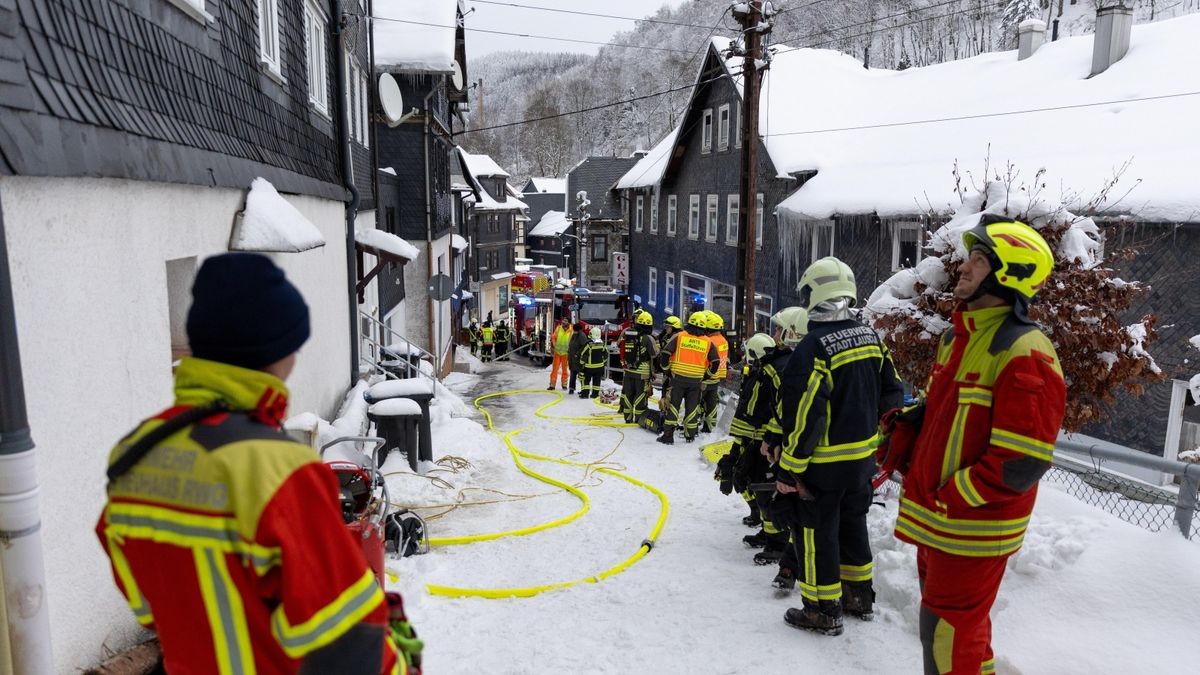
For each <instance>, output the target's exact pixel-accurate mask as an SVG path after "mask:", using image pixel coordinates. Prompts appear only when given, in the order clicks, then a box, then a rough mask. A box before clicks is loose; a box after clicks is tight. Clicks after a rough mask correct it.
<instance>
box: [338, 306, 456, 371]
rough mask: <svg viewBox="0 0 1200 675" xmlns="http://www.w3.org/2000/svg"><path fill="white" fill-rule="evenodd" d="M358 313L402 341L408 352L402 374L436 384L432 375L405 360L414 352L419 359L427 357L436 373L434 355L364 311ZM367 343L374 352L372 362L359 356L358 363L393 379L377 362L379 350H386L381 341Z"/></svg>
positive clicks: (409, 360)
mask: <svg viewBox="0 0 1200 675" xmlns="http://www.w3.org/2000/svg"><path fill="white" fill-rule="evenodd" d="M358 313H359V315H360V316H362V317H365V318H366V319H367V320H369V321H371V322H372V323H374V324H375V325H376V326H379V327H380V328H382V329H383V330H384V331H387V333H388V334H390V335H391V336H394V337H397V338H399V339H400V340H401V341H402V342H403V343H404V344H405V345H406V346H407V347H408V350H409V352H408V354H405V358H404V372H405V373H406V374H407V375H408V377H410V378H411V377H413V376H414V374H415V375H421V376H424V377H427V378H429V379H430V380H433V381H434V382H437V377H436V376H434V375H430V374H428V373H426V372H425V371H423V370H421V369H420V368H419V367H418V366H416V365H415V364H414V363H413V362H412V360H411V359H409V358H407V357H408V356H410V355H411V354H412V353H413V352H414V351H416V352H417V354H418V357H419V359H424V358H425V357H429V359H430V361H431V362H432V363H433V364H434V371H435V372H436V371H437V368H438V366H439V364H437V363H436V361H437V359H436V358H435V357H434V355H433V354H432V353H431V352H429V351H427V350H425V349H424V348H422V347H419V346H417V345H416V344H414V343H413V342H412V341H411V340H409V339H408V338H406V337H404V336H403V335H401V334H399V333H397V332H396V331H395V330H393V329H392V328H391V326H388V325H387V324H385V323H384V322H382V321H380V320H379V319H377V318H375V317H373V316H371V315H370V314H368V313H366V312H364V311H362V310H359V312H358ZM367 343H368V345H369V346H370V347H371V348H372V350H373V352H374V353H373V355H372V356H373V357H374V360H372V359H371V358H365V357H364V356H361V355H360V357H359V361H360V362H363V363H366V364H367V365H369V366H372V367H373V368H375V369H376V370H379V371H383V373H384V375H385V376H387V377H393V378H394V377H395V375H393V374H392V373H389V372H388V371H387V370H386V369H385V368H383V366H381V365H380V364H379V363H378V361H379V353H380V350H382V349H385V348H386V347H385V346H384V345H383V344H382V341H379V340H370V339H369V338H368V340H367ZM396 379H399V378H396Z"/></svg>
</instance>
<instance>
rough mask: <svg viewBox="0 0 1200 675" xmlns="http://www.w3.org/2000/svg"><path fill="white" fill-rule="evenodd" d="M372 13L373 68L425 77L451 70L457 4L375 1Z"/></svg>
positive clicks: (454, 0) (436, 0)
mask: <svg viewBox="0 0 1200 675" xmlns="http://www.w3.org/2000/svg"><path fill="white" fill-rule="evenodd" d="M373 11H374V14H375V17H376V20H375V21H373V22H371V25H372V31H371V35H372V37H373V38H374V40H375V63H376V64H377V65H380V66H385V67H386V66H392V67H395V68H399V69H401V70H409V71H414V72H425V73H428V72H433V73H449V72H451V71H453V70H454V66H453V64H454V41H455V32H456V30H457V29H456V27H455V22H456V21H457V20H458V19H457V13H458V2H457V0H420V1H419V2H418V1H415V0H375V3H374V10H373ZM386 19H403V20H404V21H407V22H413V23H401V22H399V21H387V20H386Z"/></svg>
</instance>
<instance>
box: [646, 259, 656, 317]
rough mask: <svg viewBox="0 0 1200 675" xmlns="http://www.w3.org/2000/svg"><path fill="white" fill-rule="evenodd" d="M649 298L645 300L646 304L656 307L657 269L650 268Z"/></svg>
mask: <svg viewBox="0 0 1200 675" xmlns="http://www.w3.org/2000/svg"><path fill="white" fill-rule="evenodd" d="M649 295H650V298H649V299H648V300H646V304H647V305H650V306H651V307H657V306H658V269H656V268H654V267H651V268H650V293H649Z"/></svg>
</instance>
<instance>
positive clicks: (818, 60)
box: [714, 14, 1200, 222]
mask: <svg viewBox="0 0 1200 675" xmlns="http://www.w3.org/2000/svg"><path fill="white" fill-rule="evenodd" d="M1197 34H1200V15H1195V14H1193V15H1189V16H1183V17H1180V18H1176V19H1171V20H1167V21H1161V22H1158V23H1152V24H1143V25H1138V26H1134V27H1133V33H1132V37H1131V42H1130V47H1129V52H1128V54H1126V55H1125V57H1124V58H1122V59H1121V60H1120V61H1118V62H1117V63H1115V64H1113V65H1112V66H1111V67H1110V68H1109V69H1108V70H1106V71H1104V72H1103V73H1100V74H1099V75H1096V76H1095V77H1089V75H1090V73H1091V63H1092V48H1093V36H1092V35H1085V36H1079V37H1068V38H1065V39H1060V40H1058V41H1057V42H1052V43H1048V44H1045V45H1043V46H1042V47H1041V48H1040V49H1038V51H1037V52H1036V53H1034V54H1033V56H1031V57H1030V58H1028V59H1025V60H1024V61H1018V60H1017V52H1016V51H1010V52H999V53H988V54H982V55H980V56H976V57H974V58H970V59H963V60H959V61H952V62H948V63H943V64H938V65H933V66H927V67H923V68H910V69H907V70H903V71H891V70H880V69H874V68H872V69H865V68H863V65H862V63H861V62H860V61H858V60H857V59H855V58H853V57H850V56H847V55H845V54H841V53H839V52H835V51H831V50H824V49H792V48H789V47H786V46H782V45H780V46H779V47H778V53H777V54H776V55H775V57H774V60H773V61H772V63H771V68H770V70H769V71H768V73H767V75H766V78H765V80H764V84H763V105H762V115H761V128H762V133H763V135H764V136H765V144H766V149H767V151H768V153H769V155H770V157H771V161H772V163H773V164H774V166H775V167H776V169H777V170H778V171H779V174H780V176H781V177H787V176H790V175H792V174H795V173H798V172H813V171H815V172H816V175H815V176H814V177H812V178H811V179H810V180H809V181H808V182H806V183H805V184H804V186H803V187H801V188H800V189H799V190H797V191H796V192H795V193H794V194H792V195H791V196H789V197H788V198H787V199H786V200H784V201H783V202H782V203H781V204H780V206H779V213H780V215H781V216H786V215H790V216H791V217H792V218H794V219H808V220H820V219H825V218H829V217H830V216H832V215H834V214H843V215H849V214H869V213H876V214H878V215H879V216H881V217H887V216H893V215H911V214H919V213H925V212H927V211H929V210H931V209H932V210H933V211H936V212H938V213H941V212H945V211H947V210H948V209H947V207H948V206H949V205H951V204H957V203H958V199H957V195H956V194H955V193H954V190H953V188H954V185H953V182H952V181H951V180H949V175H948V174H949V169H948V167H950V166H951V165H953V163H954V162H955V160H959V161H963V162H966V161H977V160H980V159H982V158H984V157H985V156H988V155H990V156H991V158H992V161H993V164H994V165H1002V164H1003V163H1005V162H1012V163H1013V164H1015V165H1017V166H1020V167H1029V170H1030V171H1033V170H1036V169H1037V168H1038V167H1046V168H1048V169H1050V172H1049V173H1048V174H1046V176H1045V179H1044V182H1045V183H1046V184H1047V185H1048V186H1050V187H1051V189H1053V190H1056V191H1057V190H1059V189H1062V190H1065V191H1066V192H1067V194H1068V196H1070V197H1072V198H1070V199H1068V200H1067V205H1068V206H1069V207H1078V206H1080V205H1081V204H1083V203H1086V202H1087V201H1088V200H1089V199H1090V197H1091V194H1090V193H1086V192H1084V191H1087V190H1095V189H1097V188H1098V186H1100V185H1103V184H1105V183H1106V182H1107V181H1108V180H1109V179H1110V178H1111V177H1112V175H1113V174H1114V172H1116V171H1119V170H1120V168H1121V167H1122V166H1123V165H1125V164H1126V163H1127V162H1130V161H1131V160H1132V164H1131V166H1130V168H1129V170H1128V173H1127V178H1131V179H1137V180H1140V181H1141V184H1140V185H1139V186H1138V188H1137V190H1136V191H1134V192H1133V193H1132V194H1131V195H1130V196H1129V197H1127V198H1126V199H1125V201H1123V202H1120V203H1113V202H1110V203H1107V204H1105V205H1104V208H1106V209H1115V210H1117V211H1120V212H1135V213H1137V214H1138V215H1139V216H1140V217H1141V218H1142V219H1144V220H1149V221H1160V222H1185V221H1191V220H1194V219H1195V218H1196V213H1197V210H1198V208H1200V197H1198V196H1197V195H1196V191H1195V189H1194V187H1195V185H1194V183H1195V181H1194V172H1192V171H1190V170H1188V168H1187V167H1190V166H1191V165H1192V164H1193V163H1194V160H1195V157H1196V156H1197V155H1198V154H1200V135H1198V134H1196V133H1195V130H1194V129H1193V128H1192V121H1193V120H1195V119H1198V118H1200V95H1194V94H1195V92H1198V91H1200V69H1197V68H1192V67H1189V66H1188V65H1187V64H1195V63H1200V41H1198V40H1195V39H1194V36H1195V35H1197ZM714 42H715V44H716V46H718V47H720V46H724V45H726V44H727V41H722V40H717V39H714ZM727 63H728V62H727ZM736 63H737V64H738V65H740V63H741V60H740V59H737V60H736ZM1131 99H1146V100H1138V101H1132V100H1131ZM812 101H821V104H820V105H812ZM898 102H903V104H902V105H895V103H898ZM1029 110H1041V111H1040V112H1031V113H1020V114H1015V113H1017V111H1029ZM946 118H954V119H946ZM1115 197H1117V196H1116V195H1114V201H1115Z"/></svg>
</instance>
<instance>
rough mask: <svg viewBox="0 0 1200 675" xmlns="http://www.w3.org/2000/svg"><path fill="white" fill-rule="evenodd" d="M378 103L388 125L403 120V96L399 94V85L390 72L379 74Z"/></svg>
mask: <svg viewBox="0 0 1200 675" xmlns="http://www.w3.org/2000/svg"><path fill="white" fill-rule="evenodd" d="M379 105H380V106H381V107H382V108H383V116H384V117H386V118H387V122H388V126H389V127H394V126H396V125H397V124H400V122H402V121H404V96H403V95H401V94H400V85H399V84H396V78H394V77H392V75H391V73H384V74H382V75H380V76H379Z"/></svg>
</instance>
